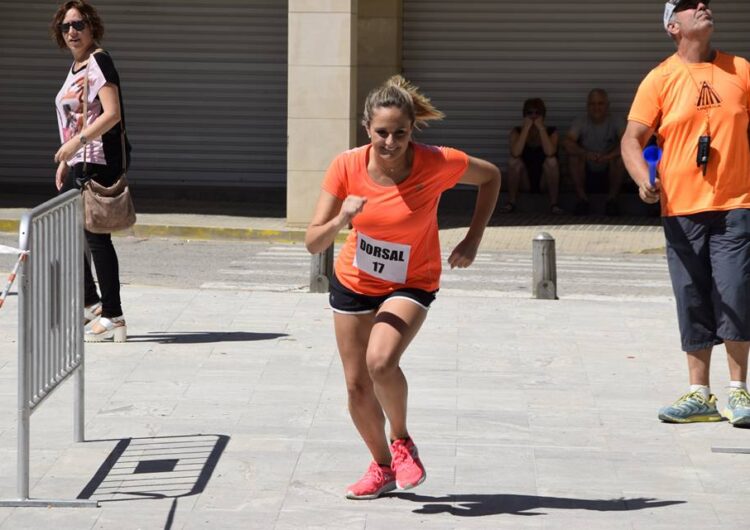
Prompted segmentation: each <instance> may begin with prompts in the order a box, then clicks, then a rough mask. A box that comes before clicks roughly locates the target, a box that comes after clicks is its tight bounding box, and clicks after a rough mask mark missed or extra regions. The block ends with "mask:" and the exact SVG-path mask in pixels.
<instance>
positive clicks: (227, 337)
mask: <svg viewBox="0 0 750 530" xmlns="http://www.w3.org/2000/svg"><path fill="white" fill-rule="evenodd" d="M286 336H287V334H286V333H253V332H250V331H154V332H151V333H149V334H148V335H128V342H158V343H160V344H206V343H210V342H253V341H258V340H273V339H278V338H279V337H286Z"/></svg>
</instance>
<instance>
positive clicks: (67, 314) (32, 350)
mask: <svg viewBox="0 0 750 530" xmlns="http://www.w3.org/2000/svg"><path fill="white" fill-rule="evenodd" d="M19 248H20V249H21V250H26V251H29V254H28V256H27V258H26V259H25V260H24V262H23V263H22V265H21V271H20V274H19V277H18V282H19V283H18V455H17V459H18V476H17V492H18V499H13V500H2V501H0V506H71V507H72V506H97V505H98V503H96V502H94V501H88V500H43V499H30V498H29V459H30V428H31V414H32V413H33V412H34V411H35V410H36V409H37V407H39V405H41V404H42V403H43V402H44V400H45V399H46V398H48V397H49V396H50V395H51V394H52V392H53V391H54V390H55V388H57V387H58V386H59V385H60V384H61V383H62V382H63V381H65V380H66V379H67V378H68V377H70V376H71V375H75V381H76V388H75V391H74V394H75V398H74V400H75V403H74V431H75V433H74V436H75V441H76V442H82V441H83V440H84V370H83V367H84V363H83V359H84V358H83V256H84V244H83V205H82V200H81V193H80V191H78V190H70V191H68V192H66V193H64V194H62V195H59V196H58V197H56V198H54V199H52V200H49V201H47V202H45V203H44V204H41V205H39V206H37V207H36V208H34V209H33V210H31V211H30V212H28V213H26V214H24V216H23V217H22V218H21V225H20V228H19Z"/></svg>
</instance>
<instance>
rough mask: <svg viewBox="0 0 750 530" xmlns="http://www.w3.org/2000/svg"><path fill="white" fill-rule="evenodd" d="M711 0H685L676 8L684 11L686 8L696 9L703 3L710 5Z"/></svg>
mask: <svg viewBox="0 0 750 530" xmlns="http://www.w3.org/2000/svg"><path fill="white" fill-rule="evenodd" d="M709 1H710V0H705V1H699V0H685V1H683V2H680V4H679V5H678V6H677V7H676V8H675V11H684V10H686V9H695V8H696V7H698V4H701V3H702V4H703V5H705V6H706V7H708V4H709Z"/></svg>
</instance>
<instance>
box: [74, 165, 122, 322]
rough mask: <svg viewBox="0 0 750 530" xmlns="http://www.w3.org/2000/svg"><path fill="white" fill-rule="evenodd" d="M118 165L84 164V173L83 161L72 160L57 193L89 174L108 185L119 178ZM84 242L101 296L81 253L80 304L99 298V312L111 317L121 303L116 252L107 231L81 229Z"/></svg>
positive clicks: (94, 301) (75, 184)
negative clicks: (70, 166)
mask: <svg viewBox="0 0 750 530" xmlns="http://www.w3.org/2000/svg"><path fill="white" fill-rule="evenodd" d="M120 173H121V170H120V169H117V170H115V171H112V170H110V169H109V168H108V167H107V166H102V165H98V164H88V165H87V167H86V176H85V177H84V174H83V164H76V165H75V166H73V167H72V168H70V171H68V176H67V178H66V179H65V182H64V183H63V187H62V188H61V189H60V193H64V192H66V191H68V190H71V189H74V188H78V189H80V187H81V184H82V181H83V179H85V178H92V179H94V180H95V181H97V182H98V183H100V184H102V185H103V186H111V185H112V184H114V183H115V181H116V180H117V179H118V178H119V176H120ZM84 234H85V235H86V244H87V246H88V249H89V251H90V252H91V257H92V258H93V260H94V267H96V278H97V280H99V289H100V290H101V296H99V293H98V292H97V290H96V284H95V283H94V276H93V274H92V273H91V263H89V260H88V258H87V257H84V260H83V263H84V269H83V276H84V278H83V281H84V294H83V298H84V304H85V305H87V306H90V305H92V304H95V303H97V302H99V301H101V303H102V316H103V317H105V318H114V317H119V316H122V303H121V301H120V264H119V262H118V261H117V253H116V252H115V247H114V245H112V235H111V234H94V233H92V232H89V231H88V230H84Z"/></svg>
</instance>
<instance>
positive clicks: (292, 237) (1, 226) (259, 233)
mask: <svg viewBox="0 0 750 530" xmlns="http://www.w3.org/2000/svg"><path fill="white" fill-rule="evenodd" d="M20 224H21V223H20V221H19V220H17V219H0V232H9V233H18V228H19V226H20ZM113 235H114V236H118V237H127V236H132V237H176V238H180V239H202V240H212V239H217V240H225V241H267V242H269V243H295V244H303V243H304V242H305V230H301V229H289V230H273V229H259V228H228V227H217V226H181V225H154V224H137V223H136V224H135V226H133V227H132V228H130V229H128V230H122V231H120V232H114V233H113ZM347 235H348V231H347V232H341V233H339V234H338V235H337V236H336V243H339V244H340V243H343V242H344V241H345V240H346V236H347Z"/></svg>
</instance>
